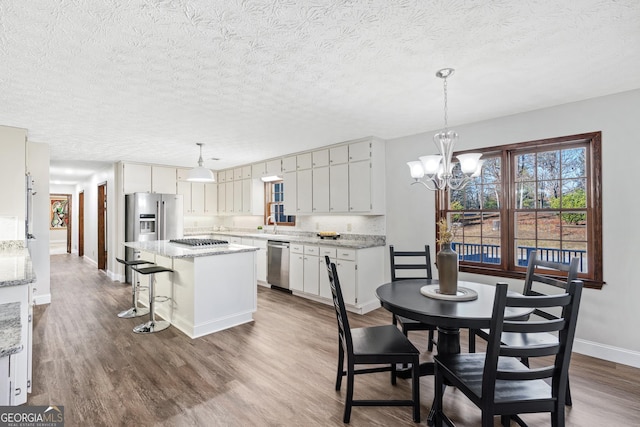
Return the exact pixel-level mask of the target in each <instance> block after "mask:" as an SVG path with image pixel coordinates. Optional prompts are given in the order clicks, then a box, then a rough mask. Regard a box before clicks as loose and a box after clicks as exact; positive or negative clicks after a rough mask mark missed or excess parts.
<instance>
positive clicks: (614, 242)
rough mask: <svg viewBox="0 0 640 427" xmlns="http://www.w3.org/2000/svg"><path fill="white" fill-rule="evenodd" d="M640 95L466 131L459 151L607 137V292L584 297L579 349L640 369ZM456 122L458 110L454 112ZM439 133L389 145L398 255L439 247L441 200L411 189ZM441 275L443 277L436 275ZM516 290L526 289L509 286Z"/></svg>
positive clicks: (391, 224) (390, 235)
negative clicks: (413, 167)
mask: <svg viewBox="0 0 640 427" xmlns="http://www.w3.org/2000/svg"><path fill="white" fill-rule="evenodd" d="M639 112H640V90H635V91H631V92H624V93H620V94H615V95H610V96H605V97H601V98H594V99H590V100H587V101H582V102H576V103H571V104H565V105H560V106H555V107H551V108H546V109H543V110H536V111H531V112H528V113H522V114H517V115H513V116H507V117H502V118H498V119H494V120H488V121H483V122H478V123H472V124H467V125H461V126H457V125H452V126H451V127H452V128H453V129H455V130H456V131H457V132H458V133H459V134H460V141H459V145H458V147H457V148H458V149H460V150H462V149H471V148H474V147H486V146H494V145H503V144H508V143H514V142H524V141H530V140H536V139H542V138H548V137H556V136H563V135H572V134H578V133H585V132H591V131H602V158H603V167H602V168H603V170H602V176H603V228H604V232H603V234H604V236H603V262H604V278H605V281H606V282H607V284H606V285H605V286H604V287H603V288H602V289H601V290H595V289H587V290H585V292H584V294H583V300H582V305H581V309H580V317H579V322H578V330H577V335H576V338H577V340H576V343H575V345H574V350H575V351H577V352H580V353H585V354H589V355H593V356H596V357H601V358H605V359H608V360H613V361H617V362H621V363H625V364H629V365H632V366H638V367H640V340H638V339H637V337H638V332H637V331H638V330H639V329H640V316H638V312H640V302H639V301H640V283H638V279H637V275H636V274H634V270H633V268H634V267H635V266H637V264H635V263H637V262H638V259H640V249H639V244H640V231H639V230H640V225H639V224H638V222H637V221H635V218H636V215H637V214H638V213H639V212H640V197H639V196H638V195H637V194H638V193H637V190H636V187H637V183H638V182H640V179H638V178H634V177H633V176H634V174H638V173H639V172H640V169H639V168H638V167H637V166H638V162H637V161H636V160H635V159H638V158H640V148H639V147H640V115H639ZM450 116H451V117H452V118H455V110H453V111H451V112H450ZM437 131H438V129H435V130H434V131H432V132H427V133H424V134H419V135H412V136H407V137H403V138H397V139H392V140H389V141H388V142H387V165H386V166H387V181H386V183H387V189H386V190H387V243H389V244H395V245H397V246H399V247H409V248H411V247H419V246H420V245H424V244H425V243H428V244H430V245H432V248H434V247H435V226H434V215H435V197H434V194H433V193H432V192H430V191H428V190H426V189H425V188H424V187H423V186H421V185H414V186H410V185H409V184H410V183H411V178H410V176H409V168H408V167H407V166H406V162H407V161H410V160H414V159H417V157H418V156H420V155H424V154H435V153H436V148H435V146H434V145H433V140H432V136H433V134H434V133H435V132H437ZM434 273H435V274H437V270H435V271H434ZM462 280H473V281H477V282H483V283H496V282H497V281H498V280H501V279H500V278H498V277H492V276H483V275H472V274H463V275H462ZM509 283H510V285H511V288H512V289H514V290H521V289H522V282H521V281H520V282H519V281H509Z"/></svg>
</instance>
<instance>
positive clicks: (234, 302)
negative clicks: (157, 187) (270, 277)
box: [124, 240, 258, 338]
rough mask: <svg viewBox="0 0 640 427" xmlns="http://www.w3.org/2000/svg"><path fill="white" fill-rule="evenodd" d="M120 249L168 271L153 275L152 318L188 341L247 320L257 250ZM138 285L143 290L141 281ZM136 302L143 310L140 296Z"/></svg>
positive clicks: (161, 244)
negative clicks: (153, 314) (154, 298)
mask: <svg viewBox="0 0 640 427" xmlns="http://www.w3.org/2000/svg"><path fill="white" fill-rule="evenodd" d="M124 245H125V246H126V247H129V248H133V249H135V250H138V251H140V259H144V260H147V261H150V262H153V263H155V264H157V265H159V266H163V267H167V268H171V269H172V270H174V272H173V273H162V274H158V275H156V287H155V290H156V292H155V294H156V296H157V300H156V305H155V308H156V315H159V316H160V317H162V318H163V319H165V320H168V321H169V322H170V323H171V324H172V325H173V326H175V327H176V328H177V329H179V330H180V331H182V332H184V333H185V334H186V335H187V336H189V337H190V338H197V337H201V336H203V335H207V334H210V333H213V332H217V331H221V330H223V329H227V328H231V327H233V326H237V325H240V324H243V323H247V322H251V321H253V313H254V312H255V311H256V308H257V280H256V267H255V266H256V258H255V257H256V251H257V250H258V248H255V247H251V246H244V245H235V244H226V245H214V246H207V247H189V246H184V245H180V244H176V243H171V242H169V241H167V240H160V241H153V242H128V243H124ZM140 280H141V282H142V285H143V286H144V285H146V283H145V281H146V280H147V279H146V278H145V277H141V278H140ZM163 297H165V298H163ZM140 303H142V304H144V305H148V303H149V301H148V294H146V292H145V293H141V296H140ZM141 319H142V318H141Z"/></svg>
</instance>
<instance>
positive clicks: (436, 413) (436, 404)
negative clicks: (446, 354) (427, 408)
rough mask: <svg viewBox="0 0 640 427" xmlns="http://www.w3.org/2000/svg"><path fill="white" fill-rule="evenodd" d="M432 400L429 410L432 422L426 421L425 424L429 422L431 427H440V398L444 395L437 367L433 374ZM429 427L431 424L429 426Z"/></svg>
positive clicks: (441, 379) (441, 378)
mask: <svg viewBox="0 0 640 427" xmlns="http://www.w3.org/2000/svg"><path fill="white" fill-rule="evenodd" d="M434 376H435V378H434V381H433V382H434V384H435V386H434V398H433V407H432V408H431V414H429V415H430V418H431V415H432V414H433V419H432V420H427V424H429V421H433V425H435V427H442V396H443V395H444V378H443V377H442V375H441V374H440V373H439V372H438V366H437V365H436V367H435V373H434ZM430 425H431V424H430Z"/></svg>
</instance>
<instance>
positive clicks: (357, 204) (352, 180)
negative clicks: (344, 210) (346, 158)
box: [349, 161, 373, 213]
mask: <svg viewBox="0 0 640 427" xmlns="http://www.w3.org/2000/svg"><path fill="white" fill-rule="evenodd" d="M372 208H373V206H372V205H371V163H370V162H369V161H361V162H354V163H349V212H353V213H358V212H369V211H371V209H372Z"/></svg>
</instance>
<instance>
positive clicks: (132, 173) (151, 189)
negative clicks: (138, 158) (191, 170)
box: [121, 163, 178, 194]
mask: <svg viewBox="0 0 640 427" xmlns="http://www.w3.org/2000/svg"><path fill="white" fill-rule="evenodd" d="M121 165H122V184H123V186H122V190H123V193H124V194H131V193H164V194H176V190H177V188H176V182H177V179H178V177H177V172H176V168H172V167H168V166H155V165H145V164H139V163H121Z"/></svg>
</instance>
